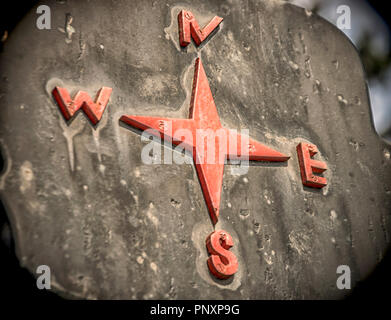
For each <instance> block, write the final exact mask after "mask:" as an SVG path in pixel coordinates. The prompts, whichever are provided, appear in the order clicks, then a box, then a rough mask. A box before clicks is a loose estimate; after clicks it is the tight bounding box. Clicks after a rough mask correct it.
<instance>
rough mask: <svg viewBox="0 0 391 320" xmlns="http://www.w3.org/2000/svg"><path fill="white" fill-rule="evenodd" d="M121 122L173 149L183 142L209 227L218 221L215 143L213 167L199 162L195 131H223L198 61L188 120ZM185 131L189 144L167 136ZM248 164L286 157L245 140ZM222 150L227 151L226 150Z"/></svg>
mask: <svg viewBox="0 0 391 320" xmlns="http://www.w3.org/2000/svg"><path fill="white" fill-rule="evenodd" d="M120 120H121V121H122V122H124V123H126V124H128V125H130V126H133V127H135V128H137V129H141V130H146V129H155V130H156V131H157V132H159V135H160V136H161V137H162V138H164V139H166V140H167V141H169V142H170V143H172V144H174V145H178V144H180V143H182V142H186V143H187V145H186V147H187V149H188V150H189V151H191V152H192V154H193V160H194V163H195V167H196V170H197V174H198V178H199V180H200V183H201V188H202V192H203V194H204V198H205V201H206V204H207V206H208V211H209V214H210V217H211V219H212V222H213V224H216V223H217V220H218V217H219V210H220V209H219V208H220V197H221V189H222V183H223V170H224V164H223V163H219V161H218V156H219V155H218V153H219V140H217V141H216V139H215V141H214V143H215V151H216V156H215V159H216V161H215V163H208V161H203V162H202V161H199V160H200V158H199V156H200V154H203V155H206V154H207V150H206V149H207V144H206V143H204V144H203V145H197V143H196V136H197V134H196V129H211V130H213V131H214V132H216V131H217V130H220V129H221V130H227V129H225V128H223V127H222V125H221V123H220V119H219V115H218V113H217V109H216V105H215V103H214V100H213V97H212V92H211V91H210V87H209V83H208V79H207V77H206V74H205V70H204V67H203V65H202V62H201V60H200V59H199V58H197V60H196V63H195V70H194V80H193V92H192V98H191V103H190V114H189V119H173V118H158V117H144V116H131V115H123V116H122V117H121V119H120ZM165 121H168V122H169V123H170V124H171V125H172V126H171V129H170V130H166V129H167V126H165V125H164V122H165ZM182 128H185V129H188V130H189V131H191V133H192V136H193V141H184V140H185V139H184V138H183V137H175V138H174V139H173V137H171V136H170V133H171V132H172V133H174V135H175V131H176V130H178V129H182ZM227 136H228V134H227ZM240 139H241V136H240V134H238V135H237V141H241V140H240ZM248 141H249V145H250V148H248V149H249V160H255V161H287V160H288V159H289V157H288V156H286V155H284V154H282V153H280V152H278V151H275V150H273V149H271V148H269V147H266V146H265V145H263V144H261V143H259V142H258V141H255V140H253V139H251V138H249V140H248ZM226 150H229V148H227V149H226ZM238 155H240V146H238ZM227 158H228V159H234V158H235V156H234V155H230V154H227Z"/></svg>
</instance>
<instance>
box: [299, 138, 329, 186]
mask: <svg viewBox="0 0 391 320" xmlns="http://www.w3.org/2000/svg"><path fill="white" fill-rule="evenodd" d="M296 150H297V156H298V158H299V165H300V173H301V180H302V181H303V185H305V186H307V187H313V188H319V189H320V188H323V187H324V186H326V185H327V180H326V178H324V177H321V176H318V175H315V174H314V172H315V173H322V172H324V171H326V170H327V165H326V164H325V163H324V162H322V161H318V160H314V159H312V157H313V156H314V155H316V154H317V153H318V148H317V147H316V146H315V145H313V144H310V143H303V142H302V143H299V144H298V146H297V147H296Z"/></svg>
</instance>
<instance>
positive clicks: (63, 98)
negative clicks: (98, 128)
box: [52, 87, 112, 125]
mask: <svg viewBox="0 0 391 320" xmlns="http://www.w3.org/2000/svg"><path fill="white" fill-rule="evenodd" d="M111 91H112V89H111V88H108V87H102V88H101V89H100V90H99V91H98V93H97V94H96V97H95V102H94V101H92V99H91V98H90V96H89V95H88V93H87V92H85V91H79V92H78V93H77V94H76V95H75V97H74V98H73V100H72V99H71V97H70V95H69V92H68V90H67V89H65V88H60V87H55V88H54V89H53V91H52V94H53V97H54V99H55V100H56V102H57V104H58V106H59V108H60V110H61V112H62V114H63V116H64V118H65V119H66V120H67V121H68V120H69V119H71V118H72V117H73V115H74V114H75V113H76V111H77V110H79V109H80V108H81V109H82V110H83V111H84V113H85V114H86V115H87V116H88V118H89V119H90V121H91V122H92V124H93V125H95V124H97V123H98V122H99V120H100V119H101V118H102V114H103V112H104V111H105V108H106V105H107V103H108V102H109V98H110V95H111Z"/></svg>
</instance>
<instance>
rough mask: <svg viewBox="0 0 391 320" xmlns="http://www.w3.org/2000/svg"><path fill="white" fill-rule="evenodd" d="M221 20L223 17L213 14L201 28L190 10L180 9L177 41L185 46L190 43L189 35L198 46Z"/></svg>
mask: <svg viewBox="0 0 391 320" xmlns="http://www.w3.org/2000/svg"><path fill="white" fill-rule="evenodd" d="M221 21H223V18H220V17H218V16H215V17H214V18H213V19H212V20H211V21H210V22H209V23H208V24H207V25H206V26H205V27H204V28H203V29H202V30H201V29H200V26H199V25H198V22H197V20H196V19H195V18H194V15H193V14H192V13H191V12H190V11H186V10H182V11H181V12H179V14H178V25H179V43H180V45H181V47H186V46H187V45H188V44H189V43H190V37H192V38H193V40H194V42H195V43H196V44H197V46H199V45H200V44H201V43H202V42H203V41H204V40H205V39H206V38H207V37H208V36H209V35H210V34H211V32H212V31H213V30H214V29H216V28H217V27H218V25H219V24H220V23H221Z"/></svg>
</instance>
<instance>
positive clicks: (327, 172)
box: [0, 0, 391, 299]
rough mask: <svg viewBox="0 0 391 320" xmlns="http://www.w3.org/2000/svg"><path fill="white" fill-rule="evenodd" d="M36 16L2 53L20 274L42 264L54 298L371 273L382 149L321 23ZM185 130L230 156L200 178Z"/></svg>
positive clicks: (121, 14) (272, 289)
mask: <svg viewBox="0 0 391 320" xmlns="http://www.w3.org/2000/svg"><path fill="white" fill-rule="evenodd" d="M50 8H51V24H52V28H51V29H50V30H39V29H38V28H36V27H35V24H36V19H37V16H38V15H37V13H36V10H35V9H36V8H34V10H33V11H31V12H30V13H29V14H28V15H27V16H26V17H24V19H23V20H22V21H21V23H20V24H19V25H18V26H17V28H16V29H15V30H14V32H13V33H12V34H11V36H10V38H9V39H8V40H7V42H6V43H5V45H4V50H3V52H2V53H1V57H0V68H1V71H2V77H1V86H0V147H1V153H2V156H3V157H4V159H5V168H4V170H3V172H2V174H1V177H0V191H1V200H2V201H3V204H4V206H5V207H6V210H7V214H8V217H9V219H10V222H11V227H12V233H13V237H14V239H15V243H16V248H17V252H16V253H17V256H18V258H19V261H20V263H21V265H22V266H24V267H26V268H27V269H28V270H29V271H30V272H31V273H33V274H35V275H36V270H37V267H38V266H40V265H47V266H48V267H49V268H50V271H51V287H52V290H54V291H55V292H57V293H59V294H60V295H62V296H65V297H70V298H87V299H319V298H332V299H334V298H342V297H344V296H345V295H346V294H347V293H349V290H340V289H338V287H337V284H336V282H337V279H338V276H339V275H338V273H337V268H338V267H339V266H348V267H349V268H350V270H351V286H352V287H354V286H355V284H356V283H357V282H358V281H361V280H363V279H365V277H366V276H368V275H369V274H370V272H371V271H373V269H374V268H375V266H376V265H377V264H378V263H379V262H380V261H381V259H382V257H383V255H384V253H385V251H386V249H387V247H388V246H389V244H390V232H391V221H390V211H391V210H390V209H391V183H390V181H391V160H390V147H389V146H387V145H386V144H385V143H384V142H382V141H381V140H380V138H379V137H378V136H377V135H376V133H375V131H374V129H373V125H372V120H371V114H370V107H369V98H368V91H367V85H366V82H365V78H364V72H363V68H362V64H361V61H360V59H359V56H358V53H357V51H356V50H355V48H354V46H353V45H352V43H351V42H350V41H349V40H348V39H347V38H346V37H345V36H344V35H343V33H342V32H340V31H339V30H338V29H337V28H336V27H334V26H333V25H331V24H330V23H328V22H326V21H325V20H323V19H322V18H320V17H318V16H317V15H315V14H311V13H310V12H308V11H305V10H304V9H301V8H298V7H295V6H293V5H290V4H287V3H285V2H283V1H275V0H268V1H266V0H265V1H198V0H196V1H181V2H177V1H164V2H163V1H116V2H110V1H103V0H101V1H90V2H87V1H67V2H65V3H62V2H53V3H52V4H51V7H50ZM200 128H204V129H210V130H211V131H208V132H209V133H208V136H207V137H206V138H208V137H210V135H211V136H212V138H213V139H214V138H215V137H214V136H213V134H214V133H215V131H217V130H218V129H221V130H222V131H221V132H223V133H224V134H226V136H225V138H227V137H228V140H229V141H231V140H230V139H231V138H232V137H238V141H239V142H238V144H237V145H236V144H235V146H237V148H236V147H235V148H236V149H235V148H234V149H235V150H234V151H235V152H231V151H232V150H231V149H229V148H228V149H227V150H226V152H224V155H225V156H226V159H225V161H224V162H223V163H213V164H210V163H207V164H202V163H201V164H200V163H199V162H198V160H199V153H200V152H201V151H203V150H207V148H206V147H205V149H204V146H202V147H201V145H200V141H198V140H197V139H196V133H197V129H200ZM129 129H130V130H129ZM170 129H175V130H173V131H169V130H170ZM178 129H188V131H189V130H190V131H191V132H192V133H193V134H194V135H192V136H191V138H189V139H187V140H186V138H184V137H183V136H182V135H181V134H179V133H178ZM145 130H152V131H153V130H154V131H153V132H152V133H151V136H150V137H149V138H145V132H144V131H145ZM169 132H170V133H171V134H169ZM232 132H234V133H235V134H231V133H232ZM243 132H245V133H246V134H243ZM209 134H210V135H209ZM247 135H248V136H247ZM245 136H246V137H247V138H246V139H248V140H246V139H244V140H241V138H243V137H245ZM239 138H240V139H239ZM156 139H157V140H159V141H157V140H156ZM213 139H212V140H213ZM216 141H218V142H216ZM221 141H222V140H220V139H217V140H213V143H212V145H213V146H222V145H224V143H222V142H221ZM240 141H241V142H240ZM228 144H229V142H227V144H226V145H228ZM180 146H182V147H183V150H182V151H183V152H181V151H180V150H179V151H178V149H177V148H178V147H180ZM239 146H240V147H239ZM243 146H244V149H243V148H242V147H243ZM217 149H219V148H217ZM243 150H244V151H243ZM207 152H209V150H207ZM216 154H217V152H216ZM219 154H220V153H219ZM243 155H245V156H246V155H247V161H244V160H246V159H244V160H243V159H242V158H241V156H243ZM236 156H237V157H236ZM238 158H240V159H239V160H238ZM244 158H246V157H244ZM145 159H147V160H148V159H149V160H148V161H149V162H148V161H145ZM173 159H174V160H173ZM175 159H176V160H175ZM241 160H243V161H241Z"/></svg>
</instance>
